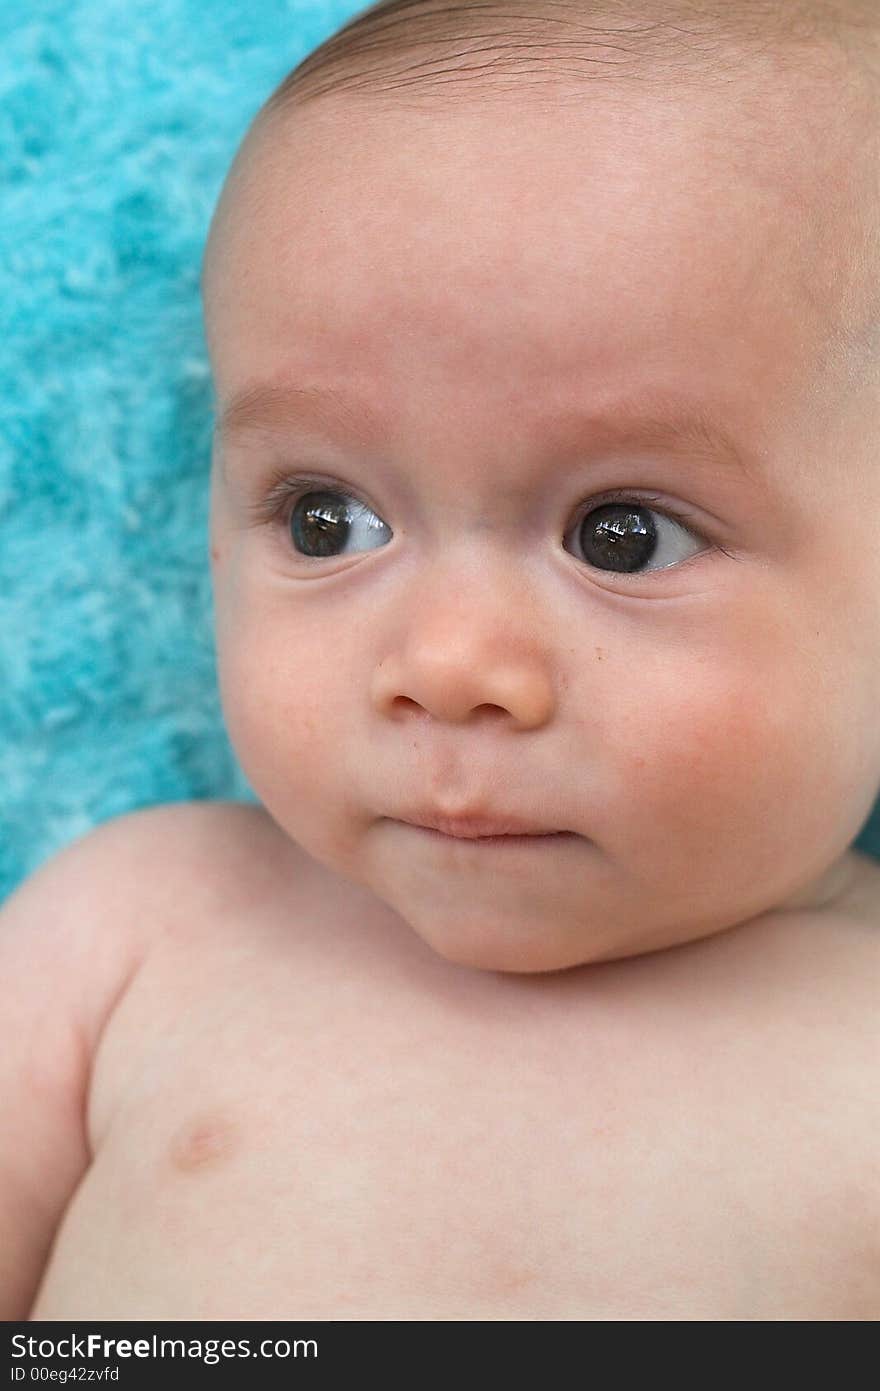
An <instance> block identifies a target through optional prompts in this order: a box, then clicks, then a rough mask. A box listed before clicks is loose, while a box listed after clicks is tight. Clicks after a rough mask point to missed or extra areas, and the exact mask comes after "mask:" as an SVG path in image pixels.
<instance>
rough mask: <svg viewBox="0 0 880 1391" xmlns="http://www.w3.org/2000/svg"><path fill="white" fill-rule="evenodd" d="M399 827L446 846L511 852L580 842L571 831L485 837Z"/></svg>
mask: <svg viewBox="0 0 880 1391" xmlns="http://www.w3.org/2000/svg"><path fill="white" fill-rule="evenodd" d="M401 825H404V826H410V827H411V829H412V830H414V831H418V832H419V833H420V834H421V835H423V836H430V837H431V838H432V839H433V840H436V841H438V842H445V843H446V844H447V845H450V844H454V845H462V846H474V847H475V848H480V849H483V848H485V849H488V848H489V847H490V846H494V847H498V848H500V849H505V850H512V849H514V848H517V847H519V848H522V847H523V846H526V847H533V846H544V845H548V844H551V843H556V842H559V841H566V840H580V836H577V835H575V834H574V832H573V831H531V832H529V833H528V834H525V835H512V834H510V833H509V832H507V833H505V834H503V835H497V836H486V835H474V834H472V833H469V834H467V835H464V834H462V833H459V834H454V833H452V832H448V831H438V830H436V829H435V828H434V827H433V826H417V825H415V824H414V823H413V822H411V821H404V822H401Z"/></svg>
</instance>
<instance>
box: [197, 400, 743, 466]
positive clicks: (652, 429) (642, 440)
mask: <svg viewBox="0 0 880 1391" xmlns="http://www.w3.org/2000/svg"><path fill="white" fill-rule="evenodd" d="M309 416H312V417H314V418H316V419H317V420H318V422H319V424H320V425H324V426H328V425H335V426H336V427H338V426H339V425H340V424H341V425H343V426H344V427H346V429H347V430H348V431H349V432H350V433H352V434H355V435H359V436H362V435H363V433H364V426H366V428H367V430H368V432H369V433H370V434H371V435H374V436H378V435H379V433H380V431H381V418H380V417H379V415H378V414H377V413H376V412H375V411H374V410H373V409H372V408H371V407H370V406H368V405H367V403H366V402H365V401H364V400H363V399H361V398H358V399H357V400H356V401H355V400H350V399H348V398H346V396H345V395H344V394H343V393H341V392H339V391H337V390H336V389H335V388H333V387H330V386H295V385H293V384H291V383H289V382H275V381H265V382H255V383H252V384H251V385H249V386H246V387H244V388H243V389H242V390H241V391H239V392H238V393H237V394H236V395H234V396H233V397H232V398H231V400H230V401H229V403H228V405H227V406H226V407H225V408H224V410H223V412H222V414H221V416H220V418H219V420H218V422H217V425H216V427H215V430H214V434H215V435H216V436H217V437H218V438H219V439H220V440H221V441H222V442H223V443H231V442H232V441H233V440H235V439H238V438H240V437H241V436H243V435H246V434H248V433H251V432H256V433H258V432H260V431H261V430H268V431H272V430H284V429H290V428H295V427H297V426H301V425H302V424H303V423H304V421H305V420H306V419H307V418H308V417H309ZM554 424H555V425H556V426H557V427H558V426H559V425H560V424H562V425H563V426H564V427H565V429H566V433H567V432H568V430H570V429H572V430H578V431H579V432H582V433H585V434H586V433H590V432H593V433H595V435H596V436H597V437H599V438H609V437H611V438H613V439H614V440H618V441H619V440H621V439H622V440H623V441H625V442H626V443H628V444H631V445H643V446H648V445H651V446H654V447H658V448H662V447H664V446H667V447H669V446H676V445H677V446H679V447H682V446H684V447H685V448H689V449H690V450H692V451H693V452H695V453H698V454H703V455H707V456H709V455H711V456H712V458H713V459H718V460H720V462H722V463H725V462H727V463H730V464H731V465H732V466H734V467H735V468H737V469H738V470H739V471H740V472H741V473H743V474H744V475H745V476H747V477H751V476H752V475H753V474H754V473H755V472H756V470H757V459H756V458H755V456H754V455H753V454H751V453H749V452H744V450H743V448H742V445H741V443H740V442H738V441H737V440H736V439H735V438H734V437H733V435H731V434H730V433H729V431H727V430H726V429H725V428H724V427H723V426H722V425H721V424H720V422H719V421H717V420H714V419H713V418H712V417H711V416H710V415H709V414H708V412H707V411H706V410H705V409H704V408H703V407H702V406H700V405H699V404H698V403H693V402H676V401H674V400H672V399H671V398H667V397H665V396H663V397H661V396H656V395H655V396H654V397H652V398H649V399H644V400H643V401H642V409H638V408H637V407H636V406H635V404H634V403H633V402H627V401H622V402H619V403H615V404H614V405H613V406H611V407H607V406H606V407H603V408H602V409H601V410H600V409H596V408H590V407H589V406H587V405H584V406H577V405H574V406H570V405H569V406H565V407H561V408H558V409H557V410H555V411H553V412H551V413H549V414H548V415H546V416H545V417H544V419H543V420H541V419H539V420H538V421H536V428H537V429H539V430H540V429H541V428H542V426H543V427H544V428H548V427H550V426H551V425H554Z"/></svg>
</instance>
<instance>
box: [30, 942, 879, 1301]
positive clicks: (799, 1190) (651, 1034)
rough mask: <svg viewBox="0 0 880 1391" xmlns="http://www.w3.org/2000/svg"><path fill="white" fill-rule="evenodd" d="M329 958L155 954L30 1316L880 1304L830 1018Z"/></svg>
mask: <svg viewBox="0 0 880 1391" xmlns="http://www.w3.org/2000/svg"><path fill="white" fill-rule="evenodd" d="M337 946H338V950H337ZM337 946H334V947H333V948H332V949H330V948H328V947H327V944H326V942H320V941H318V940H317V939H312V938H309V937H306V938H304V939H302V940H300V941H299V942H297V943H295V944H291V945H290V947H289V949H287V950H282V951H279V950H278V943H277V941H276V940H275V939H274V937H273V936H272V935H271V934H268V935H264V936H262V937H261V936H260V935H259V934H257V937H256V938H255V939H252V938H248V937H246V936H242V937H241V938H240V939H238V940H236V939H234V938H232V939H230V938H229V937H226V938H224V939H223V941H222V942H221V943H219V944H218V945H217V947H216V950H215V951H214V952H213V954H209V955H208V956H205V954H204V950H203V947H202V948H200V949H199V950H195V949H193V950H192V951H188V950H180V951H178V952H173V951H171V952H168V953H166V954H165V955H162V954H159V955H158V956H157V959H156V960H155V961H154V962H153V963H151V964H150V965H148V966H147V967H146V968H145V970H144V973H143V978H142V979H141V980H140V981H138V982H136V983H135V986H134V987H133V988H132V990H131V991H130V992H129V996H128V998H127V999H126V1000H125V1002H124V1003H123V1005H122V1007H121V1008H120V1011H119V1013H118V1017H117V1018H115V1019H114V1020H113V1021H112V1022H111V1027H110V1029H109V1030H108V1035H107V1038H106V1040H105V1048H104V1053H103V1056H102V1058H101V1060H100V1067H99V1070H98V1073H97V1076H96V1086H97V1088H98V1093H99V1095H98V1098H97V1111H98V1112H99V1113H100V1120H99V1124H98V1130H99V1132H100V1134H99V1143H98V1145H97V1152H96V1156H95V1159H94V1162H93V1164H92V1166H91V1168H90V1170H89V1172H88V1174H87V1175H86V1177H85V1179H84V1181H83V1183H82V1185H81V1187H80V1188H79V1190H78V1192H77V1194H76V1196H75V1198H74V1200H73V1202H72V1203H71V1205H70V1207H69V1209H68V1212H67V1214H66V1217H65V1220H64V1222H63V1224H62V1227H61V1229H60V1231H59V1233H58V1237H57V1240H56V1244H55V1248H54V1250H53V1253H52V1258H51V1260H50V1263H49V1267H48V1270H47V1273H46V1276H45V1279H44V1282H43V1286H42V1288H41V1291H40V1295H39V1297H38V1301H37V1305H36V1307H35V1309H34V1311H33V1316H34V1317H38V1318H48V1319H59V1318H82V1317H87V1316H91V1317H101V1318H147V1317H149V1318H155V1319H160V1318H180V1317H192V1318H245V1319H250V1318H263V1317H265V1318H291V1319H309V1318H318V1319H338V1318H342V1319H361V1318H363V1319H367V1318H378V1319H620V1318H623V1319H657V1318H659V1319H682V1320H691V1319H713V1320H717V1319H727V1320H734V1319H778V1318H785V1319H790V1318H805V1319H828V1318H858V1317H870V1316H871V1315H870V1314H869V1313H868V1312H866V1310H867V1309H868V1308H869V1307H871V1306H873V1309H874V1312H875V1313H876V1308H877V1300H878V1296H880V1290H878V1288H876V1287H875V1288H873V1289H872V1288H871V1281H870V1277H869V1276H868V1274H867V1273H866V1272H867V1271H868V1270H869V1269H870V1268H871V1259H870V1252H867V1251H864V1250H862V1249H859V1242H860V1241H861V1242H862V1245H863V1246H864V1239H863V1238H860V1237H859V1236H858V1232H859V1230H860V1229H861V1230H863V1227H862V1228H860V1222H861V1223H863V1220H864V1216H865V1212H864V1207H863V1205H862V1206H860V1205H861V1204H862V1197H861V1189H860V1184H861V1167H860V1160H859V1140H858V1134H857V1130H854V1128H853V1125H852V1124H851V1119H850V1117H851V1111H852V1108H853V1107H854V1106H856V1105H857V1104H858V1100H859V1097H860V1095H861V1089H862V1088H863V1086H864V1080H863V1078H862V1076H861V1070H860V1067H859V1065H858V1061H857V1060H856V1061H849V1062H848V1061H847V1060H846V1059H842V1058H840V1056H839V1054H838V1055H836V1056H835V1057H834V1058H830V1059H829V1055H828V1050H827V1048H826V1047H824V1046H823V1042H822V1038H821V1037H820V1033H821V1030H820V1031H819V1032H817V1031H816V1029H815V1028H814V1031H813V1036H812V1037H810V1036H808V1035H806V1034H803V1033H802V1034H801V1036H800V1037H798V1031H797V1030H795V1032H794V1033H792V1031H791V1029H790V1028H787V1027H782V1026H781V1025H780V1023H779V1020H778V1018H777V1017H775V1016H774V1015H772V1014H768V1013H767V1012H766V1011H762V1009H761V1008H760V1007H757V1008H756V1006H755V1004H754V1003H749V1002H747V1001H746V1000H741V1002H740V1005H739V1008H737V1006H736V998H737V997H736V996H734V997H733V999H731V998H730V997H729V996H728V997H727V1012H726V1015H722V1016H721V1017H719V1015H718V1013H717V1012H715V1013H713V1011H712V1010H711V1009H707V1008H706V1007H705V1006H706V1004H707V1003H709V1004H711V998H710V1000H709V1001H708V1002H707V1000H706V999H705V997H704V1000H703V1007H701V1008H696V1007H693V1006H691V1005H688V1004H687V1003H686V1000H687V998H688V997H687V994H686V993H684V994H683V993H682V992H681V989H680V986H681V984H682V982H679V983H678V985H679V989H678V990H675V989H671V985H672V984H673V982H671V981H670V979H668V978H667V977H666V976H662V978H658V979H657V980H656V981H655V983H654V984H655V987H656V988H655V990H654V992H653V993H652V991H651V989H649V988H647V987H648V985H649V984H650V982H649V980H648V978H647V977H646V979H645V982H644V985H645V989H644V991H642V990H641V988H640V989H637V990H636V992H635V993H634V994H631V995H629V996H625V995H622V994H621V980H622V979H623V977H622V974H621V970H620V969H619V968H617V969H615V968H608V969H607V971H606V979H605V980H604V982H603V980H602V977H601V976H600V975H599V976H597V975H596V973H595V971H594V973H593V974H592V975H591V976H589V977H587V976H584V977H583V979H582V981H580V982H579V981H578V980H577V979H576V978H575V977H572V976H571V974H570V973H566V974H567V977H568V978H567V979H565V980H562V981H559V982H557V983H555V984H553V985H549V986H548V988H547V989H541V988H536V986H537V984H538V983H537V982H535V981H531V982H529V981H524V980H518V981H516V980H514V981H511V980H510V979H509V978H508V979H506V980H505V979H503V978H498V977H494V976H489V977H481V975H480V973H467V977H466V978H465V977H456V976H454V975H449V974H447V973H446V972H445V971H443V970H441V971H438V972H436V973H432V972H431V971H428V972H427V973H426V974H421V973H420V972H419V970H418V969H414V968H413V965H412V960H411V959H410V958H408V957H404V958H402V959H397V958H395V957H394V956H393V955H392V956H389V957H388V959H385V960H383V959H382V958H381V953H380V956H379V958H378V959H377V958H376V957H375V956H373V955H372V954H371V953H370V951H369V950H361V951H360V952H359V951H358V950H355V949H353V946H352V943H351V942H349V943H348V946H349V947H350V948H352V949H351V950H346V949H345V941H344V940H343V943H342V944H341V945H340V944H337ZM667 964H668V963H667ZM661 974H662V973H661ZM546 984H547V982H545V985H546ZM639 984H640V985H641V983H639ZM676 1006H677V1007H676ZM815 1022H816V1021H815V1019H814V1024H815ZM860 1310H861V1311H862V1312H860Z"/></svg>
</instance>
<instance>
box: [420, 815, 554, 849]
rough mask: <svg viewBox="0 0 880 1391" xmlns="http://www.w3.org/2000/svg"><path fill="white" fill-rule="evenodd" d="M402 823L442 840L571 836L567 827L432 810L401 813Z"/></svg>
mask: <svg viewBox="0 0 880 1391" xmlns="http://www.w3.org/2000/svg"><path fill="white" fill-rule="evenodd" d="M400 820H401V822H402V824H403V825H408V826H412V827H413V828H414V829H415V830H417V831H423V832H425V833H426V834H429V835H433V836H436V837H440V838H442V839H443V840H459V841H477V842H479V843H481V844H492V845H495V844H498V845H504V844H508V843H509V844H518V845H519V844H525V843H528V842H531V841H546V840H561V839H566V838H567V839H569V840H575V839H577V837H576V836H575V835H574V833H573V832H571V831H555V830H546V829H545V828H544V827H542V826H536V825H534V824H529V823H526V822H523V821H521V820H518V819H516V818H514V817H485V816H440V815H437V814H436V813H432V814H430V815H418V816H413V817H401V818H400Z"/></svg>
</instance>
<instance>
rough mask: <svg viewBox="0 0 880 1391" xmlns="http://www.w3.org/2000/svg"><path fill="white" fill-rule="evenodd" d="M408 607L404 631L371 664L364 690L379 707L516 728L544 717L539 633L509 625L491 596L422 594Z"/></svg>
mask: <svg viewBox="0 0 880 1391" xmlns="http://www.w3.org/2000/svg"><path fill="white" fill-rule="evenodd" d="M414 607H415V617H414V619H413V622H412V624H411V626H410V628H409V630H408V632H407V634H406V635H405V637H404V638H403V639H402V640H400V641H399V642H398V643H397V644H396V645H395V646H394V647H393V648H392V650H391V651H390V652H389V653H387V655H386V656H385V657H384V658H383V659H382V661H381V662H380V663H379V665H378V666H377V667H376V670H375V672H374V677H373V684H372V696H373V702H374V707H375V708H376V709H377V710H379V712H380V713H381V714H383V715H385V716H386V717H390V718H392V719H402V718H406V717H408V716H412V715H414V714H427V715H430V716H431V717H432V719H435V720H440V721H445V722H450V723H454V724H460V723H463V722H465V721H467V720H470V719H472V718H473V719H479V718H483V717H486V718H495V719H502V718H504V717H507V719H508V720H510V721H512V722H513V723H514V724H515V725H516V726H517V727H519V728H522V729H536V728H539V727H540V726H541V725H544V724H546V723H547V721H548V720H550V718H551V717H552V714H553V711H554V708H555V694H554V683H553V676H552V668H551V663H550V656H549V653H548V652H547V651H546V647H545V645H544V644H543V643H541V641H540V639H539V638H536V637H535V636H533V635H531V634H528V633H527V632H526V631H525V630H524V629H523V628H522V627H521V626H517V627H516V628H514V629H513V630H512V625H511V623H510V621H509V619H508V621H507V622H506V623H499V621H498V605H497V604H495V605H494V606H493V605H490V606H489V608H488V610H487V609H486V606H485V605H483V606H482V607H479V606H477V605H472V606H469V604H468V602H467V599H463V600H459V601H458V602H455V603H452V604H449V603H442V602H441V603H439V604H438V603H436V602H434V603H432V602H430V601H429V600H426V601H425V602H424V603H423V604H418V605H416V606H414ZM478 607H479V612H477V611H476V609H477V608H478ZM520 616H521V611H520ZM516 617H517V614H516V609H514V622H515V621H516Z"/></svg>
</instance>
